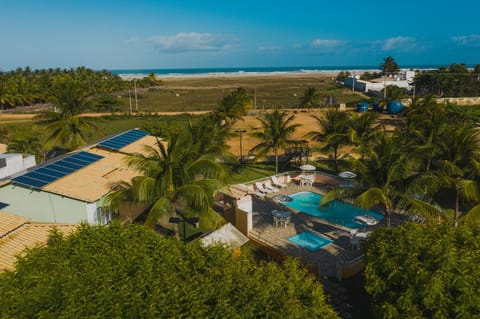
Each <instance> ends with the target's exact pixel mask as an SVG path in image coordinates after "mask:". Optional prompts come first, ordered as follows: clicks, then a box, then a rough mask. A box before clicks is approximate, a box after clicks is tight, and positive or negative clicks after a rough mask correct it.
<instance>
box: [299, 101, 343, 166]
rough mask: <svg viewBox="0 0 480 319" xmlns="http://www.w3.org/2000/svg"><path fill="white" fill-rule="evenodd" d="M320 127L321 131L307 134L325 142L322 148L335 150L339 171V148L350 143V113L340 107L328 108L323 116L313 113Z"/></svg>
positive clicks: (335, 162) (335, 161)
mask: <svg viewBox="0 0 480 319" xmlns="http://www.w3.org/2000/svg"><path fill="white" fill-rule="evenodd" d="M312 117H313V118H314V119H315V120H316V121H317V124H318V125H319V127H320V131H311V132H309V133H307V134H306V135H305V136H306V137H310V138H311V139H312V140H314V141H318V142H324V143H325V145H324V146H323V148H322V150H324V151H330V150H331V151H333V159H334V165H335V171H338V159H339V148H340V146H342V145H345V144H347V143H349V140H348V115H347V113H345V112H341V111H339V110H338V109H331V110H328V111H327V112H326V113H325V114H323V115H322V116H320V117H319V116H316V115H312Z"/></svg>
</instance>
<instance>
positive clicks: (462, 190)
mask: <svg viewBox="0 0 480 319" xmlns="http://www.w3.org/2000/svg"><path fill="white" fill-rule="evenodd" d="M438 146H439V148H440V151H439V153H438V155H437V156H436V158H435V159H433V160H432V164H433V167H434V170H432V171H430V172H427V173H426V174H425V175H423V176H422V177H421V178H420V179H419V181H418V183H419V184H420V185H423V186H424V190H425V192H426V193H428V194H429V195H430V196H432V197H434V196H435V195H436V194H437V193H438V192H439V191H441V190H448V191H449V192H448V193H449V194H450V195H451V196H452V199H451V200H449V198H447V199H446V200H444V204H446V205H450V206H453V207H452V209H453V213H454V214H453V222H454V225H455V226H457V225H458V222H459V220H460V218H461V217H462V215H464V214H462V212H461V210H460V204H461V200H462V199H463V200H465V201H467V202H468V201H474V202H475V203H478V200H479V198H480V196H479V195H480V194H479V191H478V189H479V183H478V181H476V180H477V179H478V176H479V175H480V174H479V173H480V162H479V155H480V147H479V145H478V134H477V132H476V131H475V129H474V128H473V126H471V125H469V124H468V123H467V124H464V125H461V126H449V127H448V129H446V130H445V131H444V134H442V136H441V138H439V141H438ZM471 212H472V211H471ZM475 213H476V210H474V211H473V212H472V215H473V214H475Z"/></svg>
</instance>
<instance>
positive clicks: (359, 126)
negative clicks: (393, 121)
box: [348, 112, 383, 158]
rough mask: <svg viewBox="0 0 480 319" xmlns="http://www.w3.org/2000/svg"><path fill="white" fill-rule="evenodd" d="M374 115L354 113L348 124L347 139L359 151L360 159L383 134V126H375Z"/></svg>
mask: <svg viewBox="0 0 480 319" xmlns="http://www.w3.org/2000/svg"><path fill="white" fill-rule="evenodd" d="M377 118H378V115H377V114H376V113H371V112H368V113H360V114H359V113H354V114H352V116H351V117H350V120H349V123H348V126H349V128H348V138H349V140H350V142H351V143H353V144H354V145H355V146H357V148H358V149H359V151H360V154H361V158H364V155H365V153H366V152H368V150H369V149H370V148H371V147H372V145H373V144H375V143H376V142H377V140H378V137H379V136H380V134H382V132H383V126H382V125H379V124H376V123H375V122H376V120H377Z"/></svg>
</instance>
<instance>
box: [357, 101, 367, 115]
mask: <svg viewBox="0 0 480 319" xmlns="http://www.w3.org/2000/svg"><path fill="white" fill-rule="evenodd" d="M357 112H360V113H363V112H368V103H367V102H360V103H357Z"/></svg>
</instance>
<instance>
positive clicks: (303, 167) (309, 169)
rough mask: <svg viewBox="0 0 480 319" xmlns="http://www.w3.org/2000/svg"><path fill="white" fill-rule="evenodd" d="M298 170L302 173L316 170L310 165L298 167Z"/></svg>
mask: <svg viewBox="0 0 480 319" xmlns="http://www.w3.org/2000/svg"><path fill="white" fill-rule="evenodd" d="M300 169H301V170H302V171H314V170H316V169H317V168H316V167H315V166H313V165H311V164H303V165H302V166H300Z"/></svg>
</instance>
